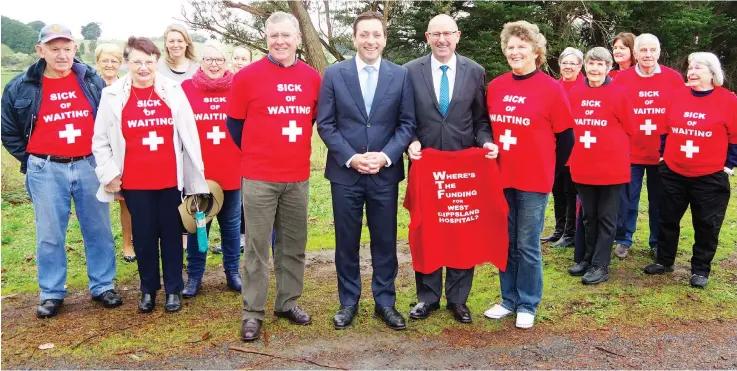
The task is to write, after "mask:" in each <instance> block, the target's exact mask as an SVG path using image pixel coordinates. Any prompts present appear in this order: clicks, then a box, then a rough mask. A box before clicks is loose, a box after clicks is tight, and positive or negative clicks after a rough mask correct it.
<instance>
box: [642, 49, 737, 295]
mask: <svg viewBox="0 0 737 371" xmlns="http://www.w3.org/2000/svg"><path fill="white" fill-rule="evenodd" d="M686 76H687V80H686V86H687V87H689V88H690V89H682V90H681V91H679V92H678V93H677V94H676V95H675V96H674V98H673V101H672V103H671V107H670V109H669V114H668V120H667V123H666V125H665V128H664V131H663V132H662V134H667V136H666V137H665V145H664V148H661V151H662V157H663V161H661V162H660V169H659V172H660V177H661V179H662V181H663V188H664V197H663V204H662V212H661V213H660V225H659V226H660V239H659V240H658V253H657V254H656V258H655V262H654V263H652V264H650V265H648V266H647V267H645V273H647V274H663V273H666V272H672V271H673V265H674V263H675V260H676V252H677V250H678V242H679V237H680V230H681V227H680V223H681V219H682V218H683V215H684V214H685V213H686V209H687V208H688V207H689V206H690V207H691V219H692V221H693V229H694V239H695V241H694V244H693V255H692V256H691V279H690V284H691V286H693V287H698V288H704V287H705V286H706V285H707V283H708V282H709V273H710V272H711V261H712V259H714V254H715V253H716V250H717V246H718V242H719V231H720V229H721V227H722V223H723V222H724V214H725V212H726V211H727V203H728V202H729V195H730V184H729V175H732V174H733V168H734V167H735V166H737V97H736V96H735V95H734V93H733V92H731V91H729V90H727V89H725V88H723V87H722V84H724V73H723V72H722V67H721V64H720V63H719V59H718V58H717V57H716V55H714V54H712V53H704V52H700V53H691V55H689V56H688V71H687V74H686ZM661 147H663V146H661Z"/></svg>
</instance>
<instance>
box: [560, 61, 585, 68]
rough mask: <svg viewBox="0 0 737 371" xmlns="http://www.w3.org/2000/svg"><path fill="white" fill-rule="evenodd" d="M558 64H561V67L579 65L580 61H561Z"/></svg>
mask: <svg viewBox="0 0 737 371" xmlns="http://www.w3.org/2000/svg"><path fill="white" fill-rule="evenodd" d="M560 65H561V66H563V67H576V66H580V65H581V63H575V62H563V63H561V64H560Z"/></svg>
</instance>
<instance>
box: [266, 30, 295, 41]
mask: <svg viewBox="0 0 737 371" xmlns="http://www.w3.org/2000/svg"><path fill="white" fill-rule="evenodd" d="M280 37H281V38H282V40H289V39H291V38H292V34H290V33H286V32H282V33H273V34H270V35H269V40H272V41H277V40H279V38H280Z"/></svg>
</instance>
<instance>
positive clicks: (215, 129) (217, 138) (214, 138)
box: [207, 126, 225, 144]
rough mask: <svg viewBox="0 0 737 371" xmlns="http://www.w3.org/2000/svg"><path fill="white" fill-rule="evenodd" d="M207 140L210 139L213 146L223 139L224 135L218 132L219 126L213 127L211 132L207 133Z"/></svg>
mask: <svg viewBox="0 0 737 371" xmlns="http://www.w3.org/2000/svg"><path fill="white" fill-rule="evenodd" d="M207 139H212V143H213V144H220V139H225V133H223V132H222V131H220V126H213V127H212V131H211V132H209V133H207Z"/></svg>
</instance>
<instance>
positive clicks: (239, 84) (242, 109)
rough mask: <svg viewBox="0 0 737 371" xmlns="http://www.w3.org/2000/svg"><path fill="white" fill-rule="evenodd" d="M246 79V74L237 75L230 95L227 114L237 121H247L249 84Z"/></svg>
mask: <svg viewBox="0 0 737 371" xmlns="http://www.w3.org/2000/svg"><path fill="white" fill-rule="evenodd" d="M245 78H246V76H245V74H244V73H238V74H236V75H235V77H234V78H233V84H232V85H231V87H230V92H229V94H228V107H227V109H226V110H225V114H226V115H227V116H228V117H230V118H233V119H236V120H243V119H245V118H246V114H247V113H248V104H249V99H248V84H245V83H244V80H245Z"/></svg>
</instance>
